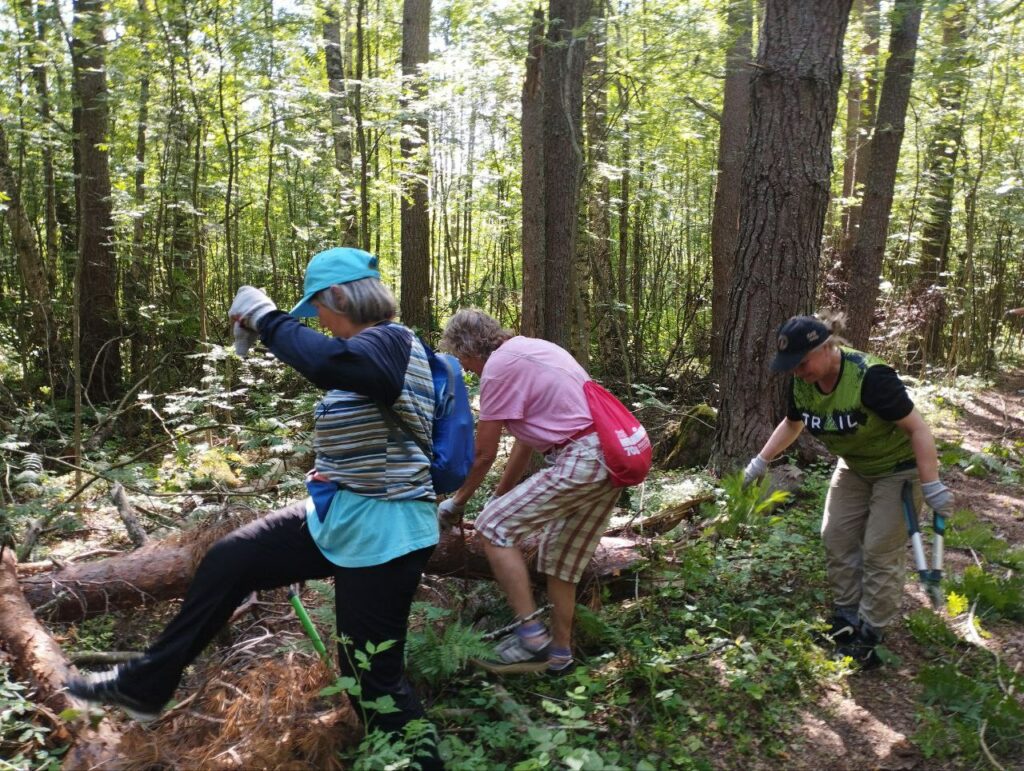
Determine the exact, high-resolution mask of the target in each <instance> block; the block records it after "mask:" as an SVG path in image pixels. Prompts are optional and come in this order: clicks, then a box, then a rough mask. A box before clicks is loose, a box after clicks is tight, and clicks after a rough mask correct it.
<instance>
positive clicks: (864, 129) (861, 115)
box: [841, 0, 881, 279]
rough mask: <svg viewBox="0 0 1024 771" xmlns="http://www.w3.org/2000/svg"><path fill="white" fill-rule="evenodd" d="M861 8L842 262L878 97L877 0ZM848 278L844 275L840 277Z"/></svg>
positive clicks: (857, 215)
mask: <svg viewBox="0 0 1024 771" xmlns="http://www.w3.org/2000/svg"><path fill="white" fill-rule="evenodd" d="M856 3H857V4H858V5H860V6H861V8H860V12H861V20H862V22H863V25H864V34H865V35H866V36H867V42H866V43H865V44H864V48H863V49H862V53H863V55H864V58H865V59H866V60H867V66H866V68H865V71H864V74H863V76H861V74H860V73H853V72H851V73H850V88H849V90H848V93H849V100H850V103H851V104H855V105H856V109H855V114H853V115H850V113H849V112H848V120H847V127H846V139H847V141H846V160H845V162H844V165H843V197H844V198H845V199H847V202H846V203H845V204H844V208H845V213H844V217H843V220H844V222H843V246H842V249H841V259H843V260H844V261H845V258H846V255H848V254H849V251H850V249H851V248H852V247H853V243H854V241H855V240H856V238H857V229H858V228H859V227H860V221H861V202H860V200H859V199H860V198H861V196H862V195H863V192H864V185H865V184H866V182H867V176H868V173H869V172H868V170H869V169H870V165H871V149H872V146H871V142H870V141H869V137H868V134H869V132H870V131H871V129H872V127H873V126H874V123H875V105H876V103H877V98H878V76H877V74H876V70H877V68H878V37H879V35H880V34H881V29H880V24H879V8H878V4H879V0H856ZM843 278H844V279H848V277H847V276H844V277H843Z"/></svg>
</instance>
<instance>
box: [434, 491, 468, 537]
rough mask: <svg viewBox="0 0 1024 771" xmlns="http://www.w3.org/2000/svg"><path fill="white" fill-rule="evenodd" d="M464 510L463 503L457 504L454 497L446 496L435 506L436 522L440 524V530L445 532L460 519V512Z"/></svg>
mask: <svg viewBox="0 0 1024 771" xmlns="http://www.w3.org/2000/svg"><path fill="white" fill-rule="evenodd" d="M465 511H466V507H465V506H464V505H461V506H460V505H459V504H457V503H456V502H455V499H454V498H446V499H445V500H443V501H441V503H440V505H439V506H438V507H437V523H438V524H439V525H440V526H441V532H442V533H445V532H447V531H449V530H451V529H452V528H453V527H455V526H456V525H457V524H459V523H460V522H461V521H462V514H463V512H465Z"/></svg>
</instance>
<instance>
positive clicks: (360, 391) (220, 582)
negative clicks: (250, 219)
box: [68, 248, 442, 768]
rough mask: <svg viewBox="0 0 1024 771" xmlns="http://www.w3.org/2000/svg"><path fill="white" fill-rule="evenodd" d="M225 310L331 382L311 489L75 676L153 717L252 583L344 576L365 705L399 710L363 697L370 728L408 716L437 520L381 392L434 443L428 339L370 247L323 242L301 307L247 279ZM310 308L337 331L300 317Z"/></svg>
mask: <svg viewBox="0 0 1024 771" xmlns="http://www.w3.org/2000/svg"><path fill="white" fill-rule="evenodd" d="M229 315H230V317H231V320H232V322H233V323H234V334H235V345H236V350H238V351H239V352H240V353H244V352H245V351H246V350H247V349H248V347H249V345H251V344H252V342H254V341H255V338H256V336H257V335H258V336H259V337H260V339H262V341H263V343H264V344H265V345H266V346H267V347H268V348H269V349H270V350H271V351H272V352H273V353H274V355H275V356H277V358H279V359H281V360H282V361H284V362H285V363H287V364H289V365H290V366H291V367H293V368H294V369H296V370H297V371H298V372H300V373H301V374H302V375H304V376H305V377H306V378H307V379H308V380H309V381H310V382H312V383H313V384H314V385H316V386H318V387H320V388H323V389H327V392H326V394H325V395H324V398H323V399H322V400H321V401H320V403H319V404H318V406H317V408H316V412H315V414H314V438H313V447H314V451H315V453H316V463H315V468H314V469H313V471H311V472H310V474H309V477H308V478H307V485H308V487H309V492H310V497H309V498H306V499H305V500H303V501H299V502H297V503H294V504H292V505H290V506H287V507H285V508H283V509H279V510H278V511H275V512H272V513H270V514H268V515H266V516H265V517H262V518H260V519H258V520H256V521H255V522H252V523H250V524H248V525H245V526H244V527H241V528H239V529H238V530H235V531H234V532H232V533H230V534H229V535H227V536H225V537H224V538H222V539H221V540H220V541H218V542H217V543H215V544H214V545H213V546H212V547H211V548H210V550H209V552H208V553H207V554H206V556H205V557H204V559H203V561H202V562H201V563H200V564H199V567H198V569H197V570H196V575H195V577H194V579H193V581H192V585H191V587H190V588H189V591H188V594H187V596H186V598H185V602H184V604H183V605H182V608H181V610H180V611H179V613H178V615H177V616H176V617H175V618H174V620H172V621H171V623H170V624H169V625H168V626H167V628H166V629H165V630H164V631H163V633H162V634H161V635H160V637H159V638H158V639H157V640H156V642H155V643H154V644H153V645H152V646H151V647H150V648H149V649H148V650H147V651H146V653H145V654H144V655H143V656H142V657H141V658H140V659H137V660H135V661H132V662H130V663H127V664H122V665H119V666H118V667H116V668H115V669H113V670H110V671H108V672H104V673H101V674H98V675H93V676H90V677H88V678H77V679H75V680H73V681H72V682H71V683H69V685H68V690H69V691H70V692H71V693H73V694H74V695H76V696H79V697H81V698H83V699H86V700H90V701H93V702H99V703H104V704H113V705H117V706H120V707H122V708H124V709H125V710H126V711H128V712H129V714H132V715H133V716H135V717H137V718H139V719H143V720H144V719H147V718H148V719H152V718H153V717H155V716H156V715H157V714H159V712H160V710H161V709H162V708H163V707H164V705H165V704H166V703H167V702H168V701H169V700H170V698H171V696H172V695H173V693H174V691H175V689H176V688H177V685H178V682H179V680H180V679H181V674H182V672H183V671H184V669H185V667H186V666H188V664H189V663H191V662H192V660H193V659H194V658H195V657H196V656H197V655H198V654H199V653H200V651H202V650H203V648H205V647H206V644H207V643H208V642H209V641H210V640H211V639H212V638H213V636H214V635H215V634H216V633H217V631H218V630H219V629H220V628H221V627H222V626H223V625H224V623H225V622H226V621H227V620H228V618H229V617H230V616H231V613H232V612H233V611H234V609H235V608H236V607H237V606H238V604H239V603H240V602H241V601H242V599H243V598H244V597H246V596H247V595H248V594H249V593H250V592H252V591H254V590H258V589H270V588H274V587H281V586H287V585H289V584H291V583H295V582H297V581H306V580H309V579H316V578H327V577H333V578H334V581H335V603H336V609H337V631H338V637H339V640H341V642H340V643H339V646H338V647H339V664H340V667H341V670H342V673H343V674H345V675H348V676H351V677H353V678H355V679H356V680H358V681H359V684H360V695H359V697H358V698H357V699H356V702H357V704H358V703H360V702H366V701H374V700H376V699H379V698H381V697H390V698H391V699H393V701H394V706H395V710H394V711H392V712H387V711H381V712H377V711H374V710H372V709H368V710H366V713H367V714H365V715H364V718H365V719H366V721H367V723H368V725H369V727H371V728H372V727H376V728H380V729H382V730H385V731H399V730H401V729H402V728H403V727H404V726H405V725H406V724H407V723H408V722H409V721H411V720H413V719H416V718H422V717H423V714H424V713H423V709H422V707H421V706H420V703H419V701H418V700H417V698H416V695H415V694H414V693H413V691H412V689H411V688H410V686H409V684H408V682H407V680H406V678H405V671H404V655H405V639H406V633H407V628H408V618H409V608H410V605H411V602H412V598H413V594H414V592H415V591H416V588H417V586H418V585H419V582H420V578H421V576H422V574H423V569H424V567H425V566H426V564H427V560H428V558H429V557H430V554H431V552H432V551H433V549H434V546H435V545H436V544H437V541H438V526H437V520H436V513H435V508H434V500H435V495H434V490H433V488H432V486H431V479H430V461H429V459H428V458H427V457H426V455H425V454H424V453H423V451H422V450H420V449H419V447H418V446H417V444H416V443H415V442H414V441H413V440H412V439H411V438H409V437H408V436H406V435H405V433H404V432H402V431H391V430H389V428H388V426H387V424H386V423H385V421H384V418H383V416H382V413H381V410H380V408H379V406H378V403H379V402H383V403H385V404H388V405H390V406H391V407H392V408H393V409H394V410H395V412H397V413H398V414H399V416H400V417H402V418H403V419H404V421H405V423H406V424H407V425H409V426H410V427H411V428H412V430H414V431H415V432H416V433H417V434H419V436H420V438H421V439H422V440H424V441H425V442H426V443H427V444H429V442H430V436H431V429H432V421H433V414H434V391H433V384H432V381H431V376H430V367H429V364H428V361H427V354H426V351H425V349H424V346H423V344H422V343H421V342H420V341H419V340H418V338H417V337H416V335H414V334H413V333H412V332H411V331H410V330H409V329H408V328H406V327H404V326H402V325H400V324H397V323H395V322H393V321H392V319H393V317H394V315H395V300H394V297H393V296H392V294H391V292H390V291H389V290H388V289H387V287H386V286H384V284H382V283H381V281H380V273H379V272H378V270H377V258H376V257H374V256H372V255H370V254H368V253H366V252H364V251H361V250H359V249H345V248H338V249H329V250H327V251H325V252H321V253H319V254H317V255H316V256H314V257H313V259H312V260H311V261H310V263H309V265H308V267H307V268H306V278H305V294H304V295H303V297H302V300H301V301H300V302H299V303H298V304H297V305H296V306H295V307H294V308H292V310H291V312H290V314H289V313H283V312H282V311H279V310H277V308H276V306H275V305H274V303H273V302H272V301H271V300H270V298H269V297H267V296H266V295H265V294H264V293H263V292H261V291H260V290H258V289H255V288H253V287H249V286H243V287H241V288H240V289H239V290H238V293H237V295H236V296H235V299H234V302H233V303H232V305H231V309H230V311H229ZM309 316H317V317H318V318H319V320H320V323H321V325H322V326H323V327H324V328H325V329H327V330H328V331H329V332H330V333H331V334H330V335H324V334H321V333H320V332H316V331H314V330H313V329H310V328H309V327H307V326H305V325H303V324H302V323H300V322H299V321H298V318H297V317H309ZM389 641H390V642H391V643H392V644H391V646H390V647H389V646H387V645H384V643H386V642H389ZM370 646H373V648H372V650H375V651H376V652H375V653H373V654H372V655H370V657H369V661H370V665H369V669H363V668H361V667H358V666H356V663H355V662H356V656H355V654H356V652H360V651H367V650H368V649H369V647H370ZM416 760H417V761H418V762H419V763H420V765H421V766H422V767H423V768H440V767H441V766H442V764H441V761H440V758H439V756H438V755H437V748H436V743H434V742H429V756H422V757H418V758H416Z"/></svg>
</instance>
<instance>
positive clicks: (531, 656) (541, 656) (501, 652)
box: [472, 632, 551, 675]
mask: <svg viewBox="0 0 1024 771" xmlns="http://www.w3.org/2000/svg"><path fill="white" fill-rule="evenodd" d="M536 637H537V638H538V639H539V640H541V641H542V645H541V647H540V648H537V649H536V650H535V649H533V648H530V647H528V646H527V645H526V644H525V643H524V642H523V640H522V638H521V637H520V636H519V635H518V634H516V633H515V632H513V633H512V634H510V635H509V636H508V637H506V638H504V639H503V640H501V642H499V643H498V644H497V645H496V646H494V655H493V656H491V657H489V658H486V659H472V661H473V663H474V664H476V665H477V666H478V667H480V668H481V669H486V670H487V671H488V672H494V673H495V674H499V675H504V674H517V673H520V672H540V671H542V670H545V669H547V668H548V649H549V648H550V647H551V636H550V635H549V634H548V633H547V632H544V633H543V634H540V635H536Z"/></svg>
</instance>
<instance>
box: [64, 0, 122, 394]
mask: <svg viewBox="0 0 1024 771" xmlns="http://www.w3.org/2000/svg"><path fill="white" fill-rule="evenodd" d="M74 6H75V38H74V40H73V41H72V47H73V50H74V52H75V57H74V58H75V91H76V94H77V97H78V103H79V104H80V105H81V131H80V134H79V136H78V152H79V156H80V158H81V177H80V179H79V183H78V198H79V220H78V222H79V231H78V259H79V262H80V275H81V283H80V287H81V289H80V291H81V311H80V312H81V351H80V359H79V362H78V366H79V367H81V368H82V373H83V376H84V377H83V381H84V382H83V384H84V386H85V389H86V392H87V393H88V395H89V398H90V399H92V400H93V401H95V402H101V401H107V400H110V399H112V398H114V397H115V396H116V395H117V394H118V393H119V392H120V390H121V348H120V345H119V341H118V337H119V336H120V322H119V319H118V310H117V256H116V252H115V250H114V218H113V214H112V209H111V199H110V165H109V157H110V151H109V142H110V137H109V135H108V134H109V132H108V123H109V107H108V93H107V72H106V62H105V58H104V57H105V52H106V35H105V19H104V12H103V0H75V4H74Z"/></svg>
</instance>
